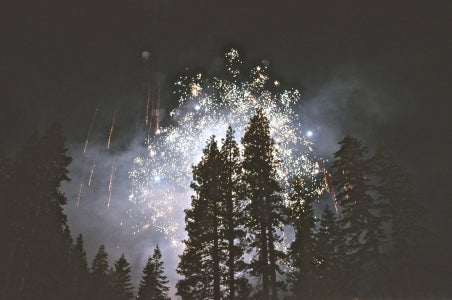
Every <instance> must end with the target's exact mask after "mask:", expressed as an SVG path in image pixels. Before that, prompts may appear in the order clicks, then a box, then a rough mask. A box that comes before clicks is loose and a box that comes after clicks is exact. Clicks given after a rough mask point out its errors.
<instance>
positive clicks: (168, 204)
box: [128, 49, 319, 246]
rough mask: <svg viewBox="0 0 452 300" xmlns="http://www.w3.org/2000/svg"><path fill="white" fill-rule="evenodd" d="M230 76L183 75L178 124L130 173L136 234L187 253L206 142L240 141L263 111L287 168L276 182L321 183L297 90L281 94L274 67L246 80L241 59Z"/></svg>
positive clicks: (232, 55) (233, 58)
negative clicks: (301, 179) (196, 175)
mask: <svg viewBox="0 0 452 300" xmlns="http://www.w3.org/2000/svg"><path fill="white" fill-rule="evenodd" d="M226 61H227V63H226V69H227V72H226V73H225V74H224V75H223V76H218V77H215V76H214V77H209V78H204V76H203V74H201V73H195V74H191V75H184V76H182V77H180V79H179V80H178V81H177V82H176V83H175V87H176V89H175V92H174V93H175V94H176V95H177V96H178V100H179V105H178V107H177V108H176V109H174V110H173V111H172V112H171V114H170V115H171V117H172V118H173V120H174V121H175V122H176V123H177V124H176V125H174V126H169V127H167V128H163V127H162V128H161V129H160V132H161V133H162V134H160V135H158V136H157V135H156V136H154V138H153V140H152V141H151V143H149V146H148V149H147V151H146V152H144V153H142V154H140V155H138V156H137V157H136V158H135V160H134V162H133V167H132V169H131V171H130V173H129V177H130V179H131V181H132V187H133V188H132V191H131V194H130V196H129V200H130V201H131V202H132V204H133V205H132V208H131V209H129V211H128V213H129V217H131V218H134V219H135V220H139V221H140V222H137V224H136V225H135V226H134V228H133V232H134V233H135V232H140V231H143V230H147V229H149V228H153V229H154V230H157V231H160V232H162V233H164V234H165V235H166V237H167V238H169V239H170V240H171V243H172V244H173V245H174V246H178V245H180V241H181V239H182V238H183V236H181V234H180V232H181V231H182V230H181V228H183V224H184V213H183V209H184V208H187V207H189V204H190V195H191V194H192V191H191V190H190V188H189V186H190V182H191V179H192V174H191V171H192V165H194V164H196V163H197V162H198V161H199V160H200V158H201V156H202V149H203V148H204V147H205V143H206V141H207V139H208V138H209V137H210V136H211V135H215V136H217V137H218V139H221V138H222V137H223V136H224V135H225V133H226V130H227V127H228V126H229V125H230V126H232V128H233V129H234V130H235V131H236V138H237V140H240V138H241V137H242V136H243V134H244V129H245V126H246V124H247V123H248V122H249V120H250V118H251V117H252V116H253V115H254V114H255V111H256V108H261V109H262V110H263V112H264V113H265V114H266V116H267V117H268V119H269V122H270V130H271V135H272V137H273V139H274V141H275V146H276V149H277V152H276V156H277V159H278V161H279V162H280V164H279V167H278V169H277V176H278V178H279V180H280V182H281V185H282V186H283V187H288V186H289V181H290V180H291V179H292V178H293V177H294V176H296V175H301V176H312V177H316V176H314V175H316V174H317V173H318V172H319V164H318V162H316V160H317V158H316V157H315V155H314V154H313V150H312V143H311V142H310V141H309V136H305V135H304V134H303V130H302V124H301V116H300V115H299V114H298V113H297V112H296V111H295V110H294V108H295V106H296V105H297V103H298V101H299V99H300V92H299V91H298V90H296V89H282V88H281V82H280V81H279V80H271V78H270V76H269V69H268V66H269V63H268V62H267V61H263V62H262V64H260V65H257V66H255V67H254V68H252V70H251V74H250V76H249V78H248V79H246V80H244V79H242V78H241V77H242V72H241V70H240V65H241V61H240V56H239V54H238V52H237V51H236V50H234V49H233V50H231V51H230V52H228V53H226Z"/></svg>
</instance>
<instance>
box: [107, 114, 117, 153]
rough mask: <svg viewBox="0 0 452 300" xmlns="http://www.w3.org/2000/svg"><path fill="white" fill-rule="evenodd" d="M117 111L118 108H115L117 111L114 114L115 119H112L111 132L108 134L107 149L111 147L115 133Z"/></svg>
mask: <svg viewBox="0 0 452 300" xmlns="http://www.w3.org/2000/svg"><path fill="white" fill-rule="evenodd" d="M117 113H118V110H115V113H114V114H113V120H112V121H111V128H110V133H109V134H108V142H107V149H110V143H111V137H112V135H113V129H114V128H115V122H116V114H117Z"/></svg>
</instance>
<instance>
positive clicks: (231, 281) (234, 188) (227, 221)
mask: <svg viewBox="0 0 452 300" xmlns="http://www.w3.org/2000/svg"><path fill="white" fill-rule="evenodd" d="M220 155H221V165H220V168H221V174H220V194H221V196H222V198H223V199H222V210H221V215H222V220H223V226H222V227H221V231H220V236H221V237H222V238H223V239H224V244H225V246H224V248H225V249H224V252H225V255H224V256H225V262H224V263H225V264H226V265H227V286H228V293H229V295H228V296H229V299H234V298H235V295H236V283H237V280H238V278H236V273H237V272H240V271H243V270H244V268H245V263H244V262H243V259H242V255H243V253H244V247H243V245H242V244H243V243H237V242H236V241H241V240H243V238H244V236H245V232H244V228H243V223H244V215H243V213H242V209H243V205H242V197H241V196H242V194H243V188H242V183H241V161H240V152H239V149H238V147H237V143H236V141H235V139H234V131H233V130H232V128H231V127H230V126H229V127H228V130H227V133H226V138H225V139H224V140H223V146H222V147H221V151H220ZM240 280H242V281H244V280H246V278H242V279H240ZM245 285H246V283H245V282H242V283H241V286H245Z"/></svg>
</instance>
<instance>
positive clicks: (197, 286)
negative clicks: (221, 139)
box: [177, 136, 223, 299]
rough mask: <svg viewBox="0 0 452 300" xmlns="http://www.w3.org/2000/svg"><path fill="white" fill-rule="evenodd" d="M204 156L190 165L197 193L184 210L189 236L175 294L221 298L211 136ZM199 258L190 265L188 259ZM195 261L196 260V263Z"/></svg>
mask: <svg viewBox="0 0 452 300" xmlns="http://www.w3.org/2000/svg"><path fill="white" fill-rule="evenodd" d="M203 153H204V156H203V158H202V159H201V161H200V162H199V164H198V165H197V166H194V167H193V182H192V184H191V187H192V188H193V189H194V191H195V192H196V195H194V196H193V197H192V208H191V209H188V210H186V211H185V223H186V226H185V230H186V231H187V233H188V239H187V240H186V241H185V246H186V248H185V250H184V253H183V254H182V255H181V262H180V263H179V266H178V270H177V272H178V273H179V274H181V275H182V276H184V279H182V280H180V281H179V282H178V294H179V295H180V296H182V297H183V298H184V297H185V298H187V297H193V298H199V297H201V296H202V297H207V298H213V299H220V297H221V294H220V293H221V291H220V284H221V282H220V280H221V278H222V277H223V276H221V275H222V271H221V269H220V259H221V255H220V235H219V234H220V226H221V223H220V208H219V206H220V201H221V195H219V186H220V177H219V176H220V165H221V160H220V152H219V150H218V147H217V143H216V141H215V137H214V136H212V137H211V139H210V141H209V142H208V144H207V146H206V148H205V149H204V151H203ZM192 259H200V262H201V263H200V264H199V265H197V266H196V268H192V267H193V265H192V262H190V261H189V260H192ZM196 264H197V263H196Z"/></svg>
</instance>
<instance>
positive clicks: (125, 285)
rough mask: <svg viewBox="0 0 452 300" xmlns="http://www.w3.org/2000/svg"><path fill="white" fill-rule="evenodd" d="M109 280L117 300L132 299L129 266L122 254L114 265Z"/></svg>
mask: <svg viewBox="0 0 452 300" xmlns="http://www.w3.org/2000/svg"><path fill="white" fill-rule="evenodd" d="M111 280H112V284H113V288H114V290H115V295H116V298H117V299H120V300H127V299H131V298H133V286H132V283H131V281H130V264H129V263H128V262H127V260H126V258H125V256H124V253H123V254H121V257H120V258H119V259H118V260H117V261H115V263H114V270H113V274H112V276H111Z"/></svg>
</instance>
